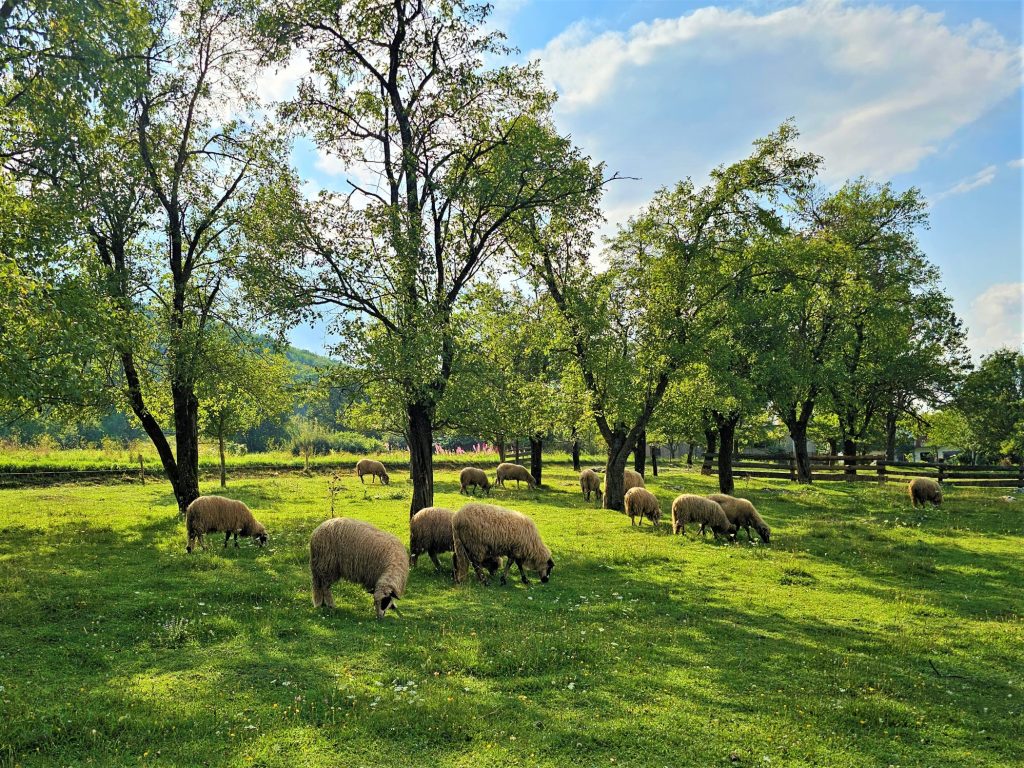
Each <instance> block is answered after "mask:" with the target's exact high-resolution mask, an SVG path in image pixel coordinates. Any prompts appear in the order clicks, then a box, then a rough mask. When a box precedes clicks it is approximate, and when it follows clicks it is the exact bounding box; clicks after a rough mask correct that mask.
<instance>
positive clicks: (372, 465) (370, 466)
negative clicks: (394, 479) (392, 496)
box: [356, 459, 391, 485]
mask: <svg viewBox="0 0 1024 768" xmlns="http://www.w3.org/2000/svg"><path fill="white" fill-rule="evenodd" d="M356 474H357V475H359V482H360V483H362V482H364V480H363V475H371V478H370V482H371V483H372V482H373V481H374V479H376V478H378V477H379V478H380V481H381V482H382V483H383V484H384V485H387V484H388V483H390V482H391V478H390V477H388V471H387V470H386V469H384V465H383V464H381V463H380V462H379V461H374V460H373V459H360V460H359V463H358V464H356Z"/></svg>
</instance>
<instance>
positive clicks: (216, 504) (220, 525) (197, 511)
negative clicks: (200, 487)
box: [185, 496, 267, 553]
mask: <svg viewBox="0 0 1024 768" xmlns="http://www.w3.org/2000/svg"><path fill="white" fill-rule="evenodd" d="M185 529H186V531H187V532H188V541H187V542H186V544H185V551H186V552H189V553H191V552H192V548H193V546H194V545H195V544H197V543H198V544H201V545H202V546H203V548H204V549H205V548H206V544H205V542H204V541H203V536H205V535H206V534H207V533H221V532H223V533H224V546H225V548H226V547H227V545H228V540H229V539H230V538H231V536H232V535H233V536H234V537H235V546H236V547H237V546H238V534H242V535H243V536H251V537H252V538H253V540H254V541H255V542H256V543H257V544H259V545H260V546H261V547H262V546H263V545H264V544H266V543H267V529H266V528H264V527H263V526H262V525H261V524H260V523H259V522H258V521H257V520H256V518H255V517H253V514H252V511H251V510H250V509H249V508H248V507H247V506H245V504H243V503H242V502H240V501H236V500H235V499H226V498H224V497H223V496H200V497H199V498H198V499H196V500H195V501H193V502H192V503H191V504H189V505H188V509H187V510H185Z"/></svg>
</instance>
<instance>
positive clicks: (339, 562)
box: [309, 517, 409, 619]
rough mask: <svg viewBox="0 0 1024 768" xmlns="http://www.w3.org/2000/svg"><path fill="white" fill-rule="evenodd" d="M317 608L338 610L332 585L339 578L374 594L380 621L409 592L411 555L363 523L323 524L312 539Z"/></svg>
mask: <svg viewBox="0 0 1024 768" xmlns="http://www.w3.org/2000/svg"><path fill="white" fill-rule="evenodd" d="M309 572H310V576H311V579H312V583H313V605H314V607H316V608H319V607H320V606H321V605H326V606H327V607H328V608H333V607H334V596H333V595H332V594H331V585H332V584H334V583H335V582H336V581H338V580H339V579H345V581H351V582H353V583H355V584H361V585H362V586H363V587H364V588H365V589H366V591H367V592H369V593H370V594H372V595H373V607H374V610H375V611H376V613H377V618H378V619H383V618H384V614H385V613H386V612H387V610H388V608H394V609H395V610H396V611H397V610H398V608H397V606H396V605H395V603H396V601H397V600H398V599H399V598H400V597H401V596H402V595H403V594H404V593H405V584H406V581H407V580H408V578H409V553H408V552H406V551H405V546H404V545H403V544H402V542H401V541H399V540H398V539H397V538H396V537H395V536H392V535H391V534H390V533H387V532H385V531H382V530H380V529H379V528H375V527H374V526H372V525H370V524H369V523H364V522H363V521H362V520H353V519H351V518H345V517H334V518H331V519H330V520H325V521H324V522H322V523H320V525H319V526H318V527H317V529H316V530H315V531H313V536H312V537H311V538H310V540H309Z"/></svg>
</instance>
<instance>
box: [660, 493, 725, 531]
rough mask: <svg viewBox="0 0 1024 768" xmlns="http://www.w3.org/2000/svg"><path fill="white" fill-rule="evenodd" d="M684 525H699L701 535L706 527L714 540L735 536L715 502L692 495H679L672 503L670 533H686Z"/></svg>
mask: <svg viewBox="0 0 1024 768" xmlns="http://www.w3.org/2000/svg"><path fill="white" fill-rule="evenodd" d="M686 523H700V533H701V535H703V534H704V529H705V526H707V527H710V528H711V530H712V532H714V534H715V538H718V537H719V536H722V537H724V538H727V539H732V538H735V536H736V529H735V528H734V527H733V525H732V524H731V523H730V522H729V518H728V517H727V516H726V514H725V510H724V509H722V507H721V505H720V504H719V503H718V502H717V501H712V500H711V499H705V498H704V497H703V496H697V495H695V494H692V493H683V494H680V495H679V496H676V499H675V501H673V502H672V533H686Z"/></svg>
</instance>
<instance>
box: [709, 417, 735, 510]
mask: <svg viewBox="0 0 1024 768" xmlns="http://www.w3.org/2000/svg"><path fill="white" fill-rule="evenodd" d="M715 422H716V424H717V426H718V490H719V492H720V493H728V494H730V495H732V492H733V491H734V490H736V484H735V482H734V481H733V476H732V462H733V445H734V443H735V440H736V424H737V423H738V422H739V416H734V415H732V414H728V415H724V416H722V415H718V414H716V415H715Z"/></svg>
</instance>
